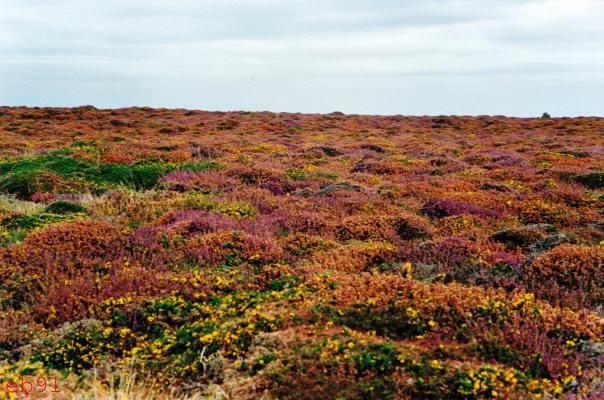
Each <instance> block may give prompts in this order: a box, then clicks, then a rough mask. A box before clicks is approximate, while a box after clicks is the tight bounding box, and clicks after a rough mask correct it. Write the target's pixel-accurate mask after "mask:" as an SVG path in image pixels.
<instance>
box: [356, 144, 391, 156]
mask: <svg viewBox="0 0 604 400" xmlns="http://www.w3.org/2000/svg"><path fill="white" fill-rule="evenodd" d="M361 149H365V150H371V151H375V152H376V153H381V154H383V153H385V152H386V150H384V148H383V147H380V146H378V145H376V144H362V145H361Z"/></svg>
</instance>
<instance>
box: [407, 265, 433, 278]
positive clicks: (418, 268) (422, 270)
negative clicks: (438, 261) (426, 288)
mask: <svg viewBox="0 0 604 400" xmlns="http://www.w3.org/2000/svg"><path fill="white" fill-rule="evenodd" d="M436 274H438V267H437V266H436V265H434V264H424V263H417V264H413V265H412V268H411V276H413V278H415V279H417V280H420V281H426V280H430V279H431V278H433V277H434V276H435V275H436Z"/></svg>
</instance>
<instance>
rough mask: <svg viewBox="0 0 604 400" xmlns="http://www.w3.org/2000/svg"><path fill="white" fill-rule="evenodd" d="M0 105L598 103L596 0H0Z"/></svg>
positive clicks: (561, 106)
mask: <svg viewBox="0 0 604 400" xmlns="http://www.w3.org/2000/svg"><path fill="white" fill-rule="evenodd" d="M0 105H13V106H16V105H27V106H80V105H94V106H96V107H98V108H117V107H128V106H150V107H167V108H190V109H204V110H223V111H229V110H252V111H264V110H268V111H276V112H280V111H287V112H304V113H329V112H333V111H341V112H344V113H347V114H403V115H451V114H458V115H486V114H489V115H509V116H540V115H541V114H542V113H543V112H548V113H550V114H551V115H552V116H578V115H586V116H587V115H590V116H592V115H596V116H604V0H409V1H406V0H398V1H397V0H365V1H361V0H281V1H279V0H248V1H244V0H0Z"/></svg>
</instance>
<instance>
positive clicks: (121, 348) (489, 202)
mask: <svg viewBox="0 0 604 400" xmlns="http://www.w3.org/2000/svg"><path fill="white" fill-rule="evenodd" d="M1 111H2V113H0V192H1V194H0V372H1V373H0V380H2V379H4V380H7V379H13V378H14V377H18V376H20V375H26V376H36V375H43V374H48V373H52V374H57V376H62V377H63V378H62V379H63V382H64V384H65V387H66V388H68V389H69V390H70V391H73V392H74V393H75V392H77V391H86V390H88V389H89V388H91V387H95V388H98V387H104V388H109V387H111V386H112V385H113V384H114V381H113V380H114V379H116V378H115V376H116V374H120V372H119V371H124V370H126V371H129V372H128V373H129V374H133V376H136V377H137V378H136V379H137V380H140V381H142V382H144V383H145V385H146V386H147V387H148V388H149V392H153V393H157V391H159V393H162V391H164V392H170V393H176V394H177V395H179V396H206V397H209V398H213V397H212V396H214V397H216V396H219V395H224V394H226V395H227V396H229V398H233V399H256V398H284V399H317V398H330V399H331V398H334V399H335V398H346V399H399V398H400V399H416V398H426V399H441V398H451V399H491V398H535V399H537V398H541V399H543V398H560V399H590V398H593V399H596V398H600V397H601V396H602V395H604V390H603V383H602V379H601V375H602V346H603V343H602V338H603V330H602V329H603V327H604V320H603V314H602V313H603V306H602V301H603V295H604V286H603V285H604V284H603V282H604V191H603V189H602V185H601V174H602V172H601V171H602V170H603V169H604V152H603V151H602V145H601V143H602V140H603V139H604V120H603V119H601V118H572V119H571V118H547V119H541V118H539V119H528V118H526V119H521V118H506V117H406V116H391V117H384V116H361V115H343V114H341V113H332V114H325V115H319V114H308V115H305V114H285V113H282V114H275V113H268V112H262V113H250V112H229V113H222V112H205V111H189V110H160V109H151V108H129V109H121V110H97V109H95V108H93V107H84V108H77V109H40V108H38V109H36V108H34V109H25V108H2V109H1ZM119 376H120V375H118V377H119ZM123 379H126V378H123ZM87 388H88V389H87ZM3 395H4V393H2V392H0V398H2V397H1V396H3Z"/></svg>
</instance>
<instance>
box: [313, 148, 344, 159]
mask: <svg viewBox="0 0 604 400" xmlns="http://www.w3.org/2000/svg"><path fill="white" fill-rule="evenodd" d="M311 150H320V151H322V152H323V154H325V155H326V156H328V157H338V156H343V155H344V153H342V152H341V151H340V150H338V149H335V148H333V147H328V146H316V147H313V148H311Z"/></svg>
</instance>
